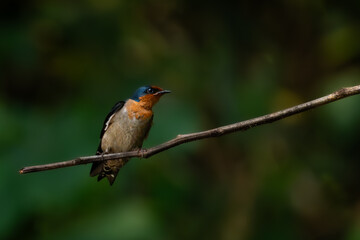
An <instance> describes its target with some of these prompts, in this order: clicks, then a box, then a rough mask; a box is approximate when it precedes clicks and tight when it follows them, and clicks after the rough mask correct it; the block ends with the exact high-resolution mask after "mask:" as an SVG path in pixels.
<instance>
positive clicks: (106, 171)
mask: <svg viewBox="0 0 360 240" xmlns="http://www.w3.org/2000/svg"><path fill="white" fill-rule="evenodd" d="M166 93H170V91H169V90H164V89H162V88H160V87H157V86H151V85H147V86H142V87H140V88H138V89H137V90H136V91H135V92H134V94H133V95H132V97H130V98H129V99H127V100H125V101H119V102H117V103H116V104H115V105H114V106H113V108H112V109H111V111H110V113H109V114H108V115H107V116H106V118H105V121H104V124H103V128H102V129H101V132H100V143H99V146H98V149H97V151H96V155H104V154H108V153H118V152H127V151H135V150H140V149H141V147H142V144H143V141H144V140H145V139H146V138H147V136H148V134H149V131H150V128H151V126H152V122H153V118H154V114H153V111H152V108H153V106H154V105H155V104H156V103H157V102H158V101H159V99H160V98H161V96H163V95H164V94H166ZM128 161H129V158H120V159H114V160H106V161H102V162H94V163H93V164H92V166H91V170H90V176H91V177H95V176H98V181H100V180H101V179H103V178H105V177H106V178H107V179H108V181H109V183H110V185H113V183H114V181H115V179H116V176H117V174H118V172H119V170H120V168H122V167H123V166H124V165H125V164H126V163H127V162H128Z"/></svg>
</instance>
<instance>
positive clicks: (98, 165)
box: [90, 158, 129, 185]
mask: <svg viewBox="0 0 360 240" xmlns="http://www.w3.org/2000/svg"><path fill="white" fill-rule="evenodd" d="M128 161H129V159H128V158H124V159H116V160H108V161H105V162H94V163H93V165H92V166H91V170H90V176H91V177H95V176H98V181H100V180H101V179H103V178H104V177H106V178H107V179H108V180H109V183H110V185H113V183H114V181H115V179H116V176H117V174H118V172H119V170H120V168H122V167H123V166H124V165H125V164H126V163H127V162H128Z"/></svg>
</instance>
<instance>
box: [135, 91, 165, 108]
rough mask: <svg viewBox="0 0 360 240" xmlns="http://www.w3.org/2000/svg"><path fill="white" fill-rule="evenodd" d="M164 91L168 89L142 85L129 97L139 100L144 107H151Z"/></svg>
mask: <svg viewBox="0 0 360 240" xmlns="http://www.w3.org/2000/svg"><path fill="white" fill-rule="evenodd" d="M166 93H170V91H169V90H164V89H162V88H160V87H156V86H143V87H140V88H138V89H137V90H136V91H135V93H134V95H133V96H132V97H131V98H130V99H132V100H134V101H136V102H139V103H140V104H141V105H142V106H143V107H144V108H147V109H151V108H152V107H153V106H154V105H155V104H156V103H157V102H158V101H159V99H160V97H161V96H162V95H164V94H166Z"/></svg>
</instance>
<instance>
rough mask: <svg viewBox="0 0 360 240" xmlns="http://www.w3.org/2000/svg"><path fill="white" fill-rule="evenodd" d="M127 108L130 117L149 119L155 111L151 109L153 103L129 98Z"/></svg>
mask: <svg viewBox="0 0 360 240" xmlns="http://www.w3.org/2000/svg"><path fill="white" fill-rule="evenodd" d="M125 107H126V110H127V113H128V116H129V118H130V119H134V118H136V119H138V120H141V119H144V120H145V119H148V118H151V117H152V115H153V112H152V110H151V108H152V105H149V104H145V103H142V102H141V100H140V101H139V102H137V101H134V100H132V99H129V100H128V102H127V104H126V106H125Z"/></svg>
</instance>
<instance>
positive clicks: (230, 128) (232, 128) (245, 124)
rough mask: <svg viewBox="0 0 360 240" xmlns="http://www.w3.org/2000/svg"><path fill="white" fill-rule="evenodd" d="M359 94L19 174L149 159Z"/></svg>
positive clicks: (352, 91) (349, 91) (343, 92)
mask: <svg viewBox="0 0 360 240" xmlns="http://www.w3.org/2000/svg"><path fill="white" fill-rule="evenodd" d="M356 94H360V85H357V86H353V87H347V88H342V89H340V90H338V91H336V92H333V93H331V94H329V95H327V96H324V97H321V98H318V99H315V100H312V101H309V102H306V103H303V104H300V105H297V106H294V107H291V108H287V109H284V110H281V111H278V112H274V113H270V114H267V115H264V116H261V117H257V118H253V119H250V120H246V121H242V122H238V123H234V124H230V125H226V126H222V127H218V128H214V129H210V130H207V131H202V132H196V133H190V134H183V135H178V136H177V137H176V138H174V139H171V140H169V141H167V142H165V143H162V144H160V145H158V146H155V147H152V148H149V149H142V150H140V151H132V152H121V153H112V154H106V155H103V156H101V155H95V156H87V157H79V158H75V159H73V160H70V161H64V162H57V163H49V164H44V165H37V166H30V167H24V168H22V169H21V170H20V171H19V173H21V174H25V173H31V172H39V171H45V170H50V169H56V168H63V167H71V166H75V165H80V164H88V163H92V162H98V161H104V160H110V159H118V158H125V157H138V158H148V157H151V156H153V155H155V154H157V153H160V152H162V151H165V150H167V149H169V148H173V147H175V146H178V145H180V144H183V143H187V142H193V141H196V140H200V139H204V138H211V137H219V136H222V135H225V134H229V133H232V132H237V131H245V130H247V129H249V128H252V127H256V126H260V125H263V124H267V123H272V122H274V121H277V120H280V119H282V118H286V117H289V116H292V115H294V114H298V113H301V112H304V111H307V110H310V109H312V108H315V107H318V106H321V105H324V104H328V103H331V102H334V101H337V100H339V99H342V98H345V97H349V96H352V95H356Z"/></svg>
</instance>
